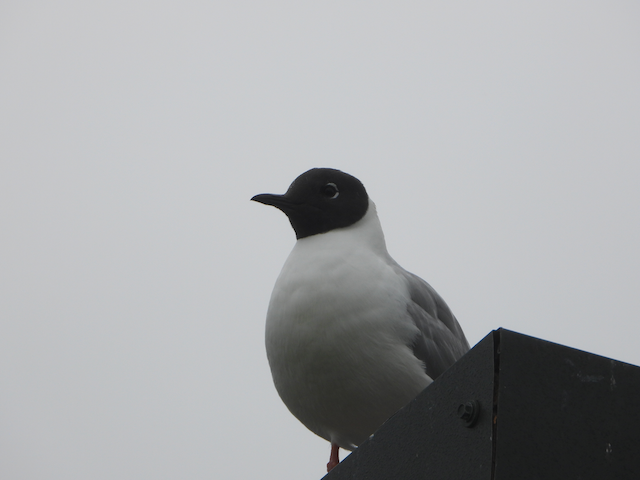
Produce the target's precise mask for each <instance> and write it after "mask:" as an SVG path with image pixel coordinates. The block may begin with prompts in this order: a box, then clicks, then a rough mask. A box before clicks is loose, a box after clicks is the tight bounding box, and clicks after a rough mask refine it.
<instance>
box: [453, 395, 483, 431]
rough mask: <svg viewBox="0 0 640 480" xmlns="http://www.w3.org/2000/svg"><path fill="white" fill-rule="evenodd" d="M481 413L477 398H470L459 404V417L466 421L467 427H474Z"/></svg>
mask: <svg viewBox="0 0 640 480" xmlns="http://www.w3.org/2000/svg"><path fill="white" fill-rule="evenodd" d="M479 415H480V403H479V402H478V401H477V400H470V401H468V402H466V403H461V404H460V405H459V406H458V418H459V419H460V420H462V421H463V422H464V426H465V427H467V428H471V427H473V426H474V425H475V424H476V422H477V421H478V416H479Z"/></svg>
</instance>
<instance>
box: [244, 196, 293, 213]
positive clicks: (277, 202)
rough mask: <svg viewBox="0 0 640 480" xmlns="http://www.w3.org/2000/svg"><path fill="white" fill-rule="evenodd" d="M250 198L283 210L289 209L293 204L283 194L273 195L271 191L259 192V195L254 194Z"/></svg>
mask: <svg viewBox="0 0 640 480" xmlns="http://www.w3.org/2000/svg"><path fill="white" fill-rule="evenodd" d="M251 200H253V201H254V202H258V203H264V204H265V205H271V206H273V207H276V208H279V209H280V210H282V211H283V212H285V213H286V212H288V211H291V209H292V208H293V207H294V206H295V204H294V203H291V202H290V201H289V200H287V199H286V198H285V196H284V195H275V194H272V193H261V194H260V195H256V196H255V197H253V198H252V199H251Z"/></svg>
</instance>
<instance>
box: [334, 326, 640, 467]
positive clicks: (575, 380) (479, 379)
mask: <svg viewBox="0 0 640 480" xmlns="http://www.w3.org/2000/svg"><path fill="white" fill-rule="evenodd" d="M591 478H597V479H605V478H606V479H609V478H610V479H616V480H618V479H620V480H627V479H628V480H637V479H640V367H636V366H634V365H629V364H626V363H623V362H618V361H616V360H612V359H609V358H605V357H600V356H598V355H593V354H590V353H587V352H583V351H580V350H576V349H572V348H569V347H565V346H562V345H558V344H555V343H551V342H547V341H544V340H540V339H537V338H533V337H529V336H526V335H522V334H519V333H515V332H511V331H509V330H504V329H499V330H495V331H493V332H491V333H490V334H489V335H487V336H486V337H485V338H484V339H483V340H482V341H481V342H479V343H478V344H477V345H476V346H475V347H474V348H473V349H471V350H470V351H469V353H467V354H466V355H465V356H464V357H462V358H461V359H460V360H459V361H458V362H457V363H456V364H455V365H454V366H452V367H451V368H450V369H449V370H447V371H446V372H445V373H444V374H442V375H441V376H440V377H439V378H438V379H437V380H436V381H435V382H434V383H433V384H431V385H430V386H429V387H428V388H427V389H425V390H424V391H423V392H422V393H421V394H420V395H418V397H417V398H416V399H415V400H413V401H412V402H411V403H410V404H408V405H407V406H406V407H404V408H403V409H402V410H400V411H399V412H398V413H397V414H396V415H394V416H393V417H392V418H390V419H389V420H388V421H387V422H386V423H385V424H384V425H383V426H382V427H380V429H379V430H378V431H377V432H376V433H375V435H373V436H372V437H371V438H370V439H369V440H367V441H366V442H365V443H363V444H362V445H361V446H360V447H359V448H358V449H357V450H356V451H355V452H353V453H352V454H351V455H349V456H348V457H347V458H345V459H344V460H343V462H342V463H340V465H338V466H337V467H336V468H334V469H333V470H332V471H331V473H330V474H328V475H326V476H325V477H324V479H325V480H365V479H366V480H382V479H384V480H389V479H416V480H417V479H428V480H451V479H464V480H513V479H518V480H539V479H540V480H542V479H543V480H554V479H558V480H570V479H576V480H578V479H591Z"/></svg>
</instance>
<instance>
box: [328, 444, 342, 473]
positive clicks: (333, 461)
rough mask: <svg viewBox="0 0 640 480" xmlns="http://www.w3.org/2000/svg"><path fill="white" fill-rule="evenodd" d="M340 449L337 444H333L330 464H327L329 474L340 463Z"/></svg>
mask: <svg viewBox="0 0 640 480" xmlns="http://www.w3.org/2000/svg"><path fill="white" fill-rule="evenodd" d="M339 449H340V447H339V446H338V445H336V444H335V443H331V455H330V456H329V463H327V472H330V471H331V470H332V469H333V467H335V466H336V465H338V464H339V463H340V458H339V457H338V450H339Z"/></svg>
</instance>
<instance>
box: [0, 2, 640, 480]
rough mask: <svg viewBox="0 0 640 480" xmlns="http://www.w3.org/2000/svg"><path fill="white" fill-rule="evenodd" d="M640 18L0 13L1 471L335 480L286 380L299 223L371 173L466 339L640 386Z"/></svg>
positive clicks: (538, 9) (69, 8)
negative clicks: (286, 394)
mask: <svg viewBox="0 0 640 480" xmlns="http://www.w3.org/2000/svg"><path fill="white" fill-rule="evenodd" d="M639 24H640V6H639V4H638V3H637V2H634V1H606V2H605V1H600V2H595V1H563V0H561V1H558V0H554V1H540V2H534V3H531V2H530V3H528V4H527V5H525V4H524V3H522V2H506V1H505V2H469V1H463V2H418V1H409V2H403V1H399V2H398V1H396V2H343V1H341V2H338V1H329V2H316V3H315V4H313V5H311V4H310V3H309V2H306V3H305V2H283V1H271V2H251V1H238V2H211V1H209V2H202V1H186V2H185V1H183V2H142V1H139V0H128V1H126V2H122V1H109V2H105V1H97V2H79V1H59V2H18V1H11V0H8V1H5V2H3V3H2V5H1V6H0V220H1V222H2V227H1V229H0V248H1V250H0V261H1V264H0V283H1V287H2V288H1V290H0V291H1V293H0V315H1V318H0V382H1V388H0V476H1V477H2V478H3V479H6V480H18V479H44V478H46V479H47V480H57V479H61V480H62V479H64V480H73V479H78V480H80V479H82V480H84V479H87V478H91V479H94V480H102V479H109V480H111V479H114V478H118V479H122V480H126V479H132V480H133V479H135V480H138V479H144V478H149V479H154V480H156V479H211V478H233V479H248V478H265V479H269V478H278V479H296V480H305V479H307V480H312V479H318V478H320V477H321V476H322V475H323V474H324V468H325V464H326V462H327V460H328V455H329V444H328V443H327V442H325V441H324V440H322V439H320V438H318V437H315V436H314V435H313V434H312V433H311V432H309V431H307V430H306V428H305V427H304V426H302V425H301V424H300V423H299V422H298V421H297V420H296V419H295V418H294V417H293V416H292V415H290V414H289V412H288V411H287V409H286V407H285V406H284V405H283V404H282V402H281V401H280V399H279V398H278V396H277V393H276V392H275V389H274V388H273V386H272V383H271V376H270V372H269V368H268V365H267V360H266V356H265V352H264V345H263V330H264V316H265V313H266V308H267V303H268V300H269V295H270V293H271V288H272V286H273V283H274V281H275V279H276V276H277V275H278V273H279V271H280V267H281V266H282V263H283V262H284V260H285V258H286V256H287V255H288V252H289V250H290V249H291V247H292V246H293V243H294V241H295V237H294V234H293V231H292V230H291V228H290V226H289V223H288V221H287V220H286V217H285V216H284V215H283V214H282V213H281V212H278V211H277V210H276V209H273V208H267V207H264V206H262V205H258V204H255V203H252V202H249V198H251V196H252V195H254V194H256V193H263V192H274V193H277V192H283V191H284V190H285V189H286V188H287V186H288V185H289V183H290V182H291V181H292V180H293V179H294V178H295V177H296V176H297V175H298V174H300V173H302V172H303V171H305V170H307V169H308V168H311V167H314V166H328V167H335V168H339V169H342V170H344V171H346V172H348V173H351V174H353V175H355V176H357V177H358V178H360V179H361V180H362V181H363V183H364V184H365V186H366V187H367V190H368V192H369V194H370V195H371V197H372V198H373V200H374V201H375V202H376V204H377V206H378V213H379V216H380V219H381V221H382V225H383V228H384V230H385V232H386V237H387V244H388V247H389V251H390V253H391V255H392V256H394V258H395V259H396V260H397V261H398V262H399V263H400V264H401V265H402V266H404V267H405V268H407V269H408V270H410V271H412V272H414V273H416V274H418V275H419V276H421V277H423V278H424V279H425V280H427V281H428V282H429V283H431V284H432V285H433V286H434V287H435V288H436V290H438V292H439V293H440V294H441V295H442V296H443V297H444V298H445V299H446V301H447V303H448V304H449V305H450V306H451V308H452V309H453V311H454V312H455V314H456V316H457V317H458V319H459V321H460V323H461V324H462V326H463V328H464V330H465V332H466V334H467V337H468V339H469V341H470V343H471V344H475V343H477V342H478V341H479V340H480V339H482V338H483V337H484V336H485V335H486V334H488V333H489V332H490V331H491V330H492V329H495V328H498V327H505V328H509V329H512V330H515V331H518V332H521V333H525V334H528V335H533V336H536V337H541V338H544V339H547V340H551V341H554V342H558V343H561V344H565V345H569V346H572V347H575V348H579V349H582V350H587V351H591V352H594V353H597V354H600V355H605V356H608V357H613V358H616V359H619V360H623V361H626V362H630V363H634V364H640V349H638V337H639V334H640V326H639V323H638V311H640V295H639V294H638V292H639V290H640V273H639V272H640V253H639V248H638V245H639V244H640V221H639V220H640V219H639V217H640V215H639V209H640V202H639V200H640V198H639V197H640V194H639V192H638V186H639V185H640V162H639V160H640V89H639V88H638V86H639V85H640V29H639V28H638V25H639Z"/></svg>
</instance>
